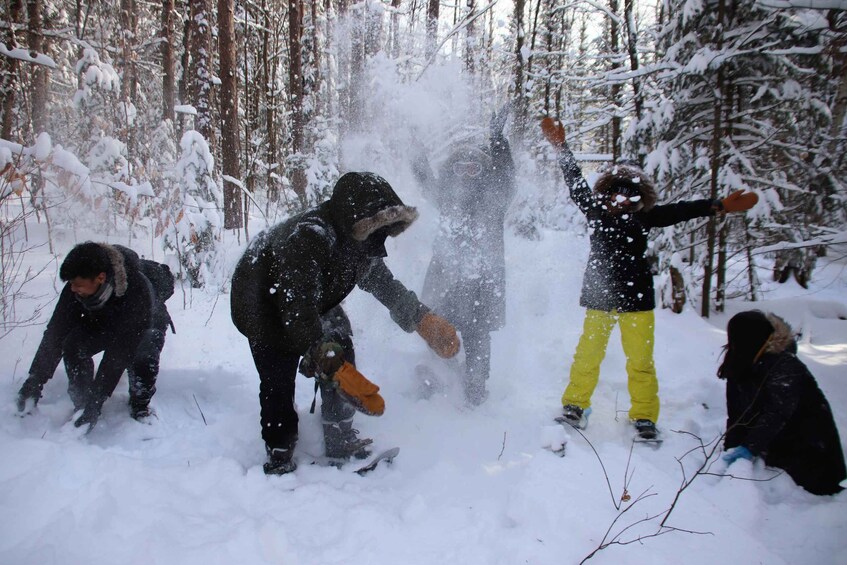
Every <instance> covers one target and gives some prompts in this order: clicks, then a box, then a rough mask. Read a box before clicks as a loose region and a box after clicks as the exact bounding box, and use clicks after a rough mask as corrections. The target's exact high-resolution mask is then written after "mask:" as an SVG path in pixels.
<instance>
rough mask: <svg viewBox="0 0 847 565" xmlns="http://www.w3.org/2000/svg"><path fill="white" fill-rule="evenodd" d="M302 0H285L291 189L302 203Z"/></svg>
mask: <svg viewBox="0 0 847 565" xmlns="http://www.w3.org/2000/svg"><path fill="white" fill-rule="evenodd" d="M302 13H303V4H302V0H288V99H289V106H290V108H291V153H292V156H293V157H294V160H293V163H292V167H291V168H292V171H291V188H292V189H293V190H294V193H295V194H296V195H297V196H298V197H299V198H300V201H301V202H302V203H303V204H305V203H306V173H305V171H304V170H303V165H302V163H301V162H300V159H301V157H302V155H301V152H302V151H303V126H304V123H303V58H302V53H301V45H300V38H301V36H302V33H303V16H302Z"/></svg>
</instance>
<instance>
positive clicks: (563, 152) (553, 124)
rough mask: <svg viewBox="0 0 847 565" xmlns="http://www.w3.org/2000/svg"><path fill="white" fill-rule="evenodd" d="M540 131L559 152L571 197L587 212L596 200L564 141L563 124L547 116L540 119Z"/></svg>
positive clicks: (595, 204) (593, 206)
mask: <svg viewBox="0 0 847 565" xmlns="http://www.w3.org/2000/svg"><path fill="white" fill-rule="evenodd" d="M541 131H542V132H544V136H545V137H546V138H547V141H549V142H550V144H551V145H552V146H553V147H555V148H556V150H557V151H558V152H559V167H561V169H562V174H563V175H564V177H565V184H567V185H568V190H569V191H570V194H571V198H572V199H573V201H574V202H575V203H576V205H577V206H578V207H579V209H580V210H582V212H583V214H588V213H589V212H591V211H592V210H593V209H595V208H596V207H597V202H596V201H595V200H594V198H593V196H592V194H591V188H590V187H589V186H588V183H587V182H586V181H585V177H583V176H582V170H581V169H580V168H579V165H577V163H576V158H575V157H574V154H573V152H572V151H571V150H570V148H569V147H568V143H567V141H565V128H564V126H563V125H562V124H561V122H559V121H558V120H554V119H553V118H550V117H547V118H544V119H543V120H542V121H541Z"/></svg>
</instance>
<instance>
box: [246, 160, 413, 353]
mask: <svg viewBox="0 0 847 565" xmlns="http://www.w3.org/2000/svg"><path fill="white" fill-rule="evenodd" d="M415 218H417V212H416V210H415V209H414V208H411V207H408V206H405V205H404V204H403V202H402V201H401V200H400V198H399V197H398V196H397V194H395V192H394V190H393V189H392V188H391V186H390V185H389V184H388V183H387V182H386V181H385V180H384V179H382V178H381V177H379V176H377V175H374V174H371V173H347V174H345V175H344V176H342V177H341V178H340V179H339V180H338V182H337V183H336V185H335V188H334V189H333V193H332V196H331V197H330V198H329V200H327V201H326V202H324V203H322V204H320V205H318V206H316V207H315V208H312V209H310V210H307V211H305V212H303V213H301V214H299V215H296V216H293V217H291V218H289V219H288V220H286V221H285V222H282V223H281V224H278V225H276V226H274V227H273V228H271V229H269V230H267V231H265V232H262V233H260V234H259V235H258V236H256V238H255V239H254V240H253V241H252V242H251V243H250V245H249V246H248V247H247V251H246V252H245V253H244V256H243V257H242V258H241V260H240V261H239V262H238V265H237V266H236V268H235V273H234V274H233V277H232V290H231V303H230V306H231V314H232V321H233V323H234V324H235V326H236V327H237V328H238V331H240V332H241V333H242V334H244V335H245V336H246V337H247V338H248V339H251V340H256V341H262V342H266V343H273V344H275V345H276V346H277V347H281V348H282V349H283V350H286V351H288V352H290V353H292V354H303V353H305V352H306V350H307V349H308V348H309V347H310V346H311V345H313V344H314V343H316V342H317V341H318V339H320V337H321V335H322V333H323V332H322V327H321V316H323V315H324V314H326V313H327V312H328V311H329V310H330V309H332V308H333V307H334V306H336V305H338V304H340V303H341V301H342V300H343V299H344V298H345V297H346V296H347V295H348V294H350V292H351V291H352V290H353V288H354V287H355V286H356V285H358V286H359V287H360V288H362V289H363V290H366V291H367V292H370V293H371V294H373V295H374V297H376V298H377V300H379V301H380V302H381V303H382V304H384V305H385V306H386V307H387V308H388V309H389V311H390V313H391V317H392V319H393V320H394V321H395V322H396V323H397V324H398V325H399V326H400V327H401V328H403V329H404V330H405V331H407V332H412V331H414V330H415V329H417V326H418V323H419V322H420V320H421V318H423V316H424V314H426V313H427V312H428V311H429V309H428V308H427V307H426V306H424V305H423V304H421V303H420V301H419V300H418V298H417V296H416V295H415V293H414V292H412V291H410V290H407V289H406V288H405V287H404V286H403V285H402V284H401V283H400V282H399V281H397V280H395V279H394V277H393V275H392V274H391V271H389V269H388V267H387V266H386V265H385V263H384V262H383V260H382V258H383V257H384V248H382V245H381V244H382V242H383V241H384V239H383V240H380V241H375V240H376V239H379V237H378V236H379V234H376V235H374V232H377V231H380V232H381V231H383V230H384V229H389V230H390V231H391V235H397V234H398V233H400V232H401V231H402V230H404V229H405V228H406V227H408V226H409V225H410V224H411V223H412V222H413V221H414V220H415ZM371 236H374V237H371Z"/></svg>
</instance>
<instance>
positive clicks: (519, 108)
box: [513, 0, 528, 135]
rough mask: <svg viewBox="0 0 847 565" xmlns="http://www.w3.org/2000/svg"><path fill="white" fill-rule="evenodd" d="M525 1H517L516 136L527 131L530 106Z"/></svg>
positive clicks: (514, 104)
mask: <svg viewBox="0 0 847 565" xmlns="http://www.w3.org/2000/svg"><path fill="white" fill-rule="evenodd" d="M524 1H525V0H515V36H516V40H515V84H514V103H513V106H514V108H515V121H514V125H515V134H516V135H522V134H523V132H524V130H525V129H526V120H527V112H528V104H527V97H526V92H525V90H526V88H525V81H526V79H525V72H524V71H525V66H524V65H525V64H526V61H524V59H523V48H524V9H525V7H526V4H525V3H524Z"/></svg>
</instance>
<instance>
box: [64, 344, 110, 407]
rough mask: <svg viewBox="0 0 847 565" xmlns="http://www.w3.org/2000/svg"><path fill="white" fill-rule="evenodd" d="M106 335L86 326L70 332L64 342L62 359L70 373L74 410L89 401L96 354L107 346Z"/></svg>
mask: <svg viewBox="0 0 847 565" xmlns="http://www.w3.org/2000/svg"><path fill="white" fill-rule="evenodd" d="M107 341H108V340H107V339H106V336H105V335H104V334H102V333H100V332H97V333H93V332H91V331H88V330H86V329H84V328H77V329H75V330H73V331H72V332H70V333H69V334H68V335H67V337H65V340H64V341H63V342H62V359H63V360H64V362H65V372H66V373H67V374H68V396H70V397H71V402H73V404H74V410H75V411H76V410H82V409H83V408H85V406H86V404H87V403H88V400H89V397H90V396H91V394H92V390H91V388H92V387H93V386H94V359H93V357H94V355H96V354H97V353H100V352H101V351H103V350H104V349H105V348H106V344H107Z"/></svg>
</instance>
